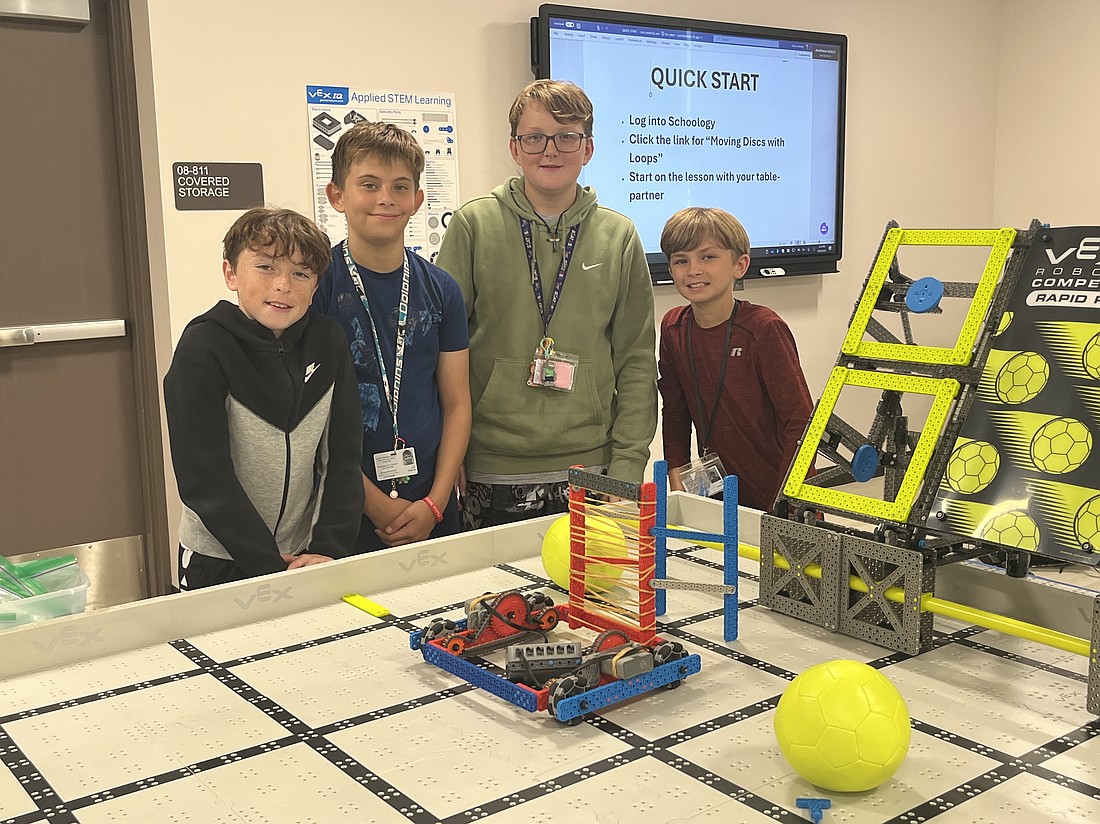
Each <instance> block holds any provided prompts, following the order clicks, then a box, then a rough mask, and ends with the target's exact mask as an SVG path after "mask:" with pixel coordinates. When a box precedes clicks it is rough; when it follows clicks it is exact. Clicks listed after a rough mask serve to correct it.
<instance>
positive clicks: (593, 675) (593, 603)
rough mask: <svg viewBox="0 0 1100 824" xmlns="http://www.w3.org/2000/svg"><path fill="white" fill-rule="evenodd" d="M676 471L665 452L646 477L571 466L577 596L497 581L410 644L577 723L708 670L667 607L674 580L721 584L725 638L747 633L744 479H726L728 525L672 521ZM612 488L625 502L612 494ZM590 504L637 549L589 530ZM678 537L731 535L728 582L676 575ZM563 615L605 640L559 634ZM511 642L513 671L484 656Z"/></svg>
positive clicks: (713, 587)
mask: <svg viewBox="0 0 1100 824" xmlns="http://www.w3.org/2000/svg"><path fill="white" fill-rule="evenodd" d="M666 480H667V466H666V465H665V463H664V462H663V461H660V462H658V463H657V465H656V468H655V480H654V482H653V483H644V484H631V483H626V482H624V481H618V480H615V479H612V478H607V477H606V476H603V475H597V474H593V473H590V472H585V471H584V470H582V469H571V470H570V471H569V483H570V507H569V510H570V512H569V519H570V553H569V562H570V576H569V603H568V605H560V606H559V605H556V604H554V603H553V601H552V599H551V598H550V597H549V596H547V595H545V594H544V593H542V592H533V593H528V594H523V593H521V592H519V591H518V590H512V591H508V592H503V593H487V594H485V595H482V596H479V597H477V598H472V599H470V600H469V601H467V602H466V608H465V612H466V617H465V618H463V619H460V620H457V621H452V620H449V619H444V618H436V619H434V620H432V621H431V622H430V623H429V625H428V627H426V628H425V629H422V630H416V631H414V632H413V633H411V634H410V637H409V644H410V646H411V647H412V649H416V650H420V652H421V653H422V654H423V656H424V660H425V661H427V662H428V663H430V664H434V665H435V666H438V667H440V668H441V669H444V670H446V671H447V672H450V673H451V674H453V675H456V676H458V677H459V678H462V679H463V680H465V681H467V682H469V683H471V684H473V685H475V686H478V687H481V688H482V689H484V690H486V691H487V692H489V693H492V694H493V695H496V696H498V697H499V698H503V699H504V700H506V701H509V702H510V703H512V704H514V705H516V706H518V707H521V708H523V709H526V710H527V711H529V712H538V711H541V710H546V711H548V712H549V713H550V714H551V715H552V716H553V717H554V718H555V719H557V720H558V721H560V722H563V723H566V724H576V723H579V722H580V721H581V720H582V719H583V718H584V716H585V715H587V714H589V713H592V712H595V711H596V710H599V709H602V708H604V707H608V706H611V705H614V704H618V703H620V702H622V701H625V700H627V699H629V698H633V697H635V696H639V695H643V694H645V693H648V692H652V691H654V690H657V689H661V688H666V689H672V688H675V687H677V686H679V685H680V683H681V682H682V681H683V680H684V679H685V678H687V677H689V676H690V675H694V674H695V673H698V672H699V671H700V669H701V666H702V662H701V659H700V657H699V656H698V655H691V654H688V652H687V651H686V650H685V648H684V647H683V645H682V644H680V643H679V642H677V641H670V640H666V639H663V638H661V637H660V636H659V635H658V634H657V632H656V616H657V615H662V614H664V612H665V600H666V596H665V593H666V591H667V590H668V589H694V590H710V591H715V592H718V593H720V594H721V595H722V596H723V614H724V634H725V637H726V640H734V639H735V638H736V637H737V595H736V580H737V479H736V478H734V477H729V478H726V479H725V480H724V491H725V503H724V513H725V517H724V531H723V533H722V534H716V533H707V532H695V531H689V530H683V529H680V528H677V527H669V526H668V523H667V513H668V506H667V492H666V490H667V483H666ZM604 496H613V497H614V498H618V499H620V500H621V501H623V502H624V503H620V504H608V503H606V498H605V497H604ZM591 515H595V517H598V518H601V519H610V520H612V521H615V522H616V523H617V524H618V525H619V528H620V529H622V531H623V533H624V546H626V547H627V551H625V552H623V553H619V552H608V551H607V549H606V548H605V547H603V546H601V544H600V543H599V542H598V541H594V540H593V539H592V538H590V533H589V532H588V530H587V519H588V517H589V516H591ZM627 536H630V537H629V538H628V537H627ZM669 538H679V539H683V540H688V541H691V540H705V541H714V542H721V543H722V544H723V546H724V549H725V553H724V554H725V565H724V573H723V583H722V584H709V583H699V582H691V581H678V580H674V579H669V578H668V577H667V576H666V556H667V541H668V539H669ZM586 542H589V543H591V544H593V545H592V546H588V545H586ZM608 565H612V566H614V567H616V573H617V575H616V577H615V581H614V585H613V586H609V587H607V588H606V589H602V590H601V591H598V592H593V591H591V588H589V587H586V582H588V581H591V580H593V578H594V577H598V576H597V575H596V573H595V572H594V570H606V569H607V568H608ZM620 593H625V597H619V594H620ZM561 622H566V623H567V624H568V625H569V627H570V628H571V629H577V628H586V629H589V630H594V631H595V632H597V635H596V637H595V640H594V641H593V642H592V643H591V644H589V645H588V646H587V647H582V646H581V644H580V643H579V642H576V641H562V640H555V639H552V638H551V637H550V634H549V633H550V632H551V631H552V630H554V629H555V628H556V627H557V626H558V625H559V624H560V623H561ZM502 647H503V648H506V650H507V661H506V665H505V673H504V674H503V675H502V674H499V673H498V672H496V671H493V669H491V667H492V665H491V664H489V663H488V662H487V661H485V660H484V659H483V658H482V657H481V656H482V655H483V654H484V653H487V652H490V651H493V650H497V649H500V648H502Z"/></svg>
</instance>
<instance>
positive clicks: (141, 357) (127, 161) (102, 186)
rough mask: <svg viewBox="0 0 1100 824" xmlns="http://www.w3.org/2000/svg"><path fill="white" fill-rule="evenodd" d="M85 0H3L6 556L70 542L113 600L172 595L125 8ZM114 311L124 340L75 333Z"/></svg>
mask: <svg viewBox="0 0 1100 824" xmlns="http://www.w3.org/2000/svg"><path fill="white" fill-rule="evenodd" d="M7 5H9V6H12V7H15V8H23V9H25V8H26V7H28V6H33V5H34V0H20V2H16V3H10V2H9V3H8V4H7ZM45 5H46V6H49V5H51V4H45ZM53 5H57V4H56V3H55V4H53ZM60 5H65V4H64V3H61V4H60ZM75 5H77V6H79V5H80V4H79V3H77V4H75ZM87 5H88V7H89V14H90V22H88V23H86V24H79V23H58V22H56V21H44V20H28V19H26V18H19V17H12V16H6V15H4V14H3V6H4V2H3V0H0V100H2V101H3V108H4V112H3V116H2V124H3V125H2V127H0V164H2V168H3V175H2V178H3V188H2V192H0V250H2V255H0V344H4V343H6V344H8V345H0V554H3V555H6V556H22V555H27V554H31V553H52V552H54V551H62V552H67V551H76V552H77V553H78V554H79V556H80V559H81V567H82V568H83V569H84V570H85V572H87V573H88V576H89V578H91V579H92V588H91V589H90V591H89V603H90V604H92V605H104V604H108V603H117V602H119V601H124V600H131V599H133V598H135V597H142V596H144V595H149V594H159V593H162V592H164V591H165V590H166V589H167V584H168V571H167V570H168V558H167V548H166V547H165V546H164V544H165V543H166V540H167V529H166V528H165V526H164V523H165V520H166V516H165V514H164V493H163V487H164V476H163V472H164V469H163V465H162V464H163V462H162V459H161V454H162V453H161V447H160V442H159V412H158V407H157V395H156V375H155V365H154V360H153V355H152V352H153V348H152V347H153V340H152V321H151V310H150V305H151V301H150V298H149V291H150V290H149V284H148V282H147V277H146V273H147V271H148V270H147V266H143V265H142V263H143V261H144V260H147V252H146V251H145V248H146V246H145V233H144V207H143V205H142V201H141V199H140V196H139V193H140V182H141V181H140V176H139V175H135V170H137V169H139V168H140V167H139V165H138V162H137V146H136V140H135V139H134V138H132V137H130V135H131V133H133V134H136V119H135V117H136V116H135V115H134V112H136V108H135V107H134V105H133V101H134V99H135V97H136V95H135V94H134V87H133V80H132V77H133V68H132V66H133V58H132V52H131V51H130V47H129V5H128V3H118V2H115V3H111V4H110V7H108V3H107V2H106V0H91V2H90V3H89V4H87ZM139 270H140V271H139ZM103 319H119V320H121V321H123V324H122V325H123V326H124V334H123V335H122V336H119V337H100V338H91V339H81V337H82V334H83V331H84V330H86V328H87V327H86V326H85V325H84V323H85V322H87V321H97V320H103ZM58 323H65V324H73V327H72V333H71V334H72V335H73V336H75V339H72V340H65V341H46V340H44V338H48V337H50V335H48V334H45V335H44V334H43V325H49V324H58ZM36 329H37V330H38V331H37V334H36V332H35V330H36ZM36 337H37V342H35V343H33V344H31V345H19V344H26V343H27V342H28V341H31V340H35V339H36ZM158 490H160V491H159V495H158Z"/></svg>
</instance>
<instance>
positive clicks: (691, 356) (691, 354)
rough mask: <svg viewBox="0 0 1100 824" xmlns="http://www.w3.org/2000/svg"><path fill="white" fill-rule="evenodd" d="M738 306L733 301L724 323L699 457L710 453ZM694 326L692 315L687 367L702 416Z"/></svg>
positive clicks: (688, 333) (689, 326) (689, 325)
mask: <svg viewBox="0 0 1100 824" xmlns="http://www.w3.org/2000/svg"><path fill="white" fill-rule="evenodd" d="M738 306H740V302H739V301H736V300H735V301H734V302H733V311H732V312H730V319H729V322H727V323H726V342H725V344H723V346H722V368H721V370H720V371H719V372H718V389H717V391H716V392H715V393H714V406H712V407H711V409H710V416H709V417H708V419H707V428H706V429H703V430H701V431H700V432H699V435H700V437H699V441H700V443H701V444H702V448H701V450H700V453H699V457H702V456H703V455H705V454H707V453H708V452H709V451H710V436H711V433H712V432H713V431H714V422H715V421H716V420H717V419H718V404H719V403H720V402H721V400H722V387H723V386H725V385H726V367H727V366H729V362H730V341H731V340H733V320H734V318H736V317H737V307H738ZM694 325H695V316H694V315H692V316H691V318H690V319H688V324H687V350H688V365H689V366H690V367H691V388H692V389H693V390H694V391H695V406H696V408H697V409H698V410H699V415H700V416H702V415H704V414H706V407H705V406H703V393H702V392H700V391H699V373H698V371H697V370H696V368H695V350H694V349H693V348H692V346H691V327H693V326H694Z"/></svg>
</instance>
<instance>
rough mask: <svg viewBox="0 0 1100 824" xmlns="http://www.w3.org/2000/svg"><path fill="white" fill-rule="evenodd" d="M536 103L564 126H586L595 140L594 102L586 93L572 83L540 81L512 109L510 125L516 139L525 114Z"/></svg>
mask: <svg viewBox="0 0 1100 824" xmlns="http://www.w3.org/2000/svg"><path fill="white" fill-rule="evenodd" d="M532 103H536V104H538V105H539V106H541V107H542V108H544V109H546V111H547V112H549V113H550V115H551V116H552V117H553V118H554V119H555V120H556V121H558V122H559V123H561V124H562V125H563V126H564V125H567V124H569V123H577V122H580V123H583V124H584V125H583V129H584V133H585V134H586V135H588V136H589V137H591V136H592V122H593V115H592V101H591V100H589V99H588V95H586V94H585V93H584V90H583V89H582V88H581V87H580V86H578V85H576V84H574V83H570V82H569V81H568V80H536V81H534V82H533V83H528V84H527V86H526V87H525V88H524V90H523V91H521V92H520V93H519V94H517V95H516V99H515V100H514V101H512V108H511V109H510V110H509V111H508V123H509V125H510V126H511V127H512V137H515V136H516V128H517V127H518V126H519V119H520V118H521V117H523V113H524V111H526V110H527V107H528V106H529V105H531V104H532Z"/></svg>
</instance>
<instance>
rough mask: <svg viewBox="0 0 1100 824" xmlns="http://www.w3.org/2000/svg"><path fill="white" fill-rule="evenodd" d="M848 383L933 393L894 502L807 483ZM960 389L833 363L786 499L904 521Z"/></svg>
mask: <svg viewBox="0 0 1100 824" xmlns="http://www.w3.org/2000/svg"><path fill="white" fill-rule="evenodd" d="M948 351H950V350H948ZM845 386H862V387H866V388H868V389H882V390H890V391H894V392H915V393H918V394H921V395H931V396H933V398H934V400H933V402H932V408H931V409H930V410H929V412H928V418H927V419H926V420H925V422H924V427H923V428H922V429H921V433H920V438H919V439H918V440H917V445H916V448H915V449H914V450H913V455H912V457H911V458H910V461H909V466H908V467H907V468H906V470H905V475H904V477H903V478H902V481H901V485H900V487H899V488H898V494H897V496H896V497H895V498H894V500H893V501H883V500H879V499H877V498H871V497H868V496H866V495H859V494H856V493H853V492H843V491H841V490H838V489H826V488H824V487H820V486H813V485H812V484H809V483H807V482H806V474H807V472H808V471H809V469H810V467H811V466H812V465H813V461H814V458H815V456H816V455H817V450H818V446H819V445H820V443H821V438H822V436H823V435H824V434H825V432H826V430H827V427H828V424H829V420H830V418H831V417H832V414H833V409H835V408H836V402H837V400H838V399H839V398H840V393H841V390H842V389H843V388H844V387H845ZM959 389H960V384H959V382H958V381H957V380H955V379H954V378H922V377H916V376H913V375H896V374H891V373H888V372H867V371H864V370H860V369H848V368H847V367H844V366H837V367H834V369H833V371H832V374H831V375H830V376H829V381H828V383H827V384H826V385H825V390H824V391H823V392H822V393H821V400H819V401H818V403H817V407H816V408H815V409H814V414H813V417H812V418H811V419H810V423H809V426H808V427H807V428H806V436H805V437H804V438H803V439H802V445H801V446H800V447H799V450H798V453H797V454H796V455H795V459H794V463H793V464H792V465H791V471H790V475H789V477H788V478H787V483H786V485H785V486H784V487H783V494H784V495H786V496H787V497H788V498H793V499H795V500H798V501H805V502H807V503H815V504H820V505H821V506H824V507H829V508H831V509H834V510H843V511H847V512H853V513H857V514H860V515H865V516H867V517H870V518H877V519H882V520H886V521H893V522H894V523H906V522H907V519H908V518H909V513H910V511H911V510H912V508H913V502H914V501H915V500H916V497H917V494H918V492H919V491H920V485H921V481H922V480H923V479H924V473H925V470H926V469H927V468H928V463H929V461H930V460H931V459H932V455H933V453H934V451H935V448H936V444H937V442H938V441H939V437H940V433H941V432H942V431H943V427H944V424H945V422H946V421H947V418H948V415H949V414H950V412H951V405H952V403H953V402H954V400H955V398H956V396H957V395H958V394H959Z"/></svg>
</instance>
